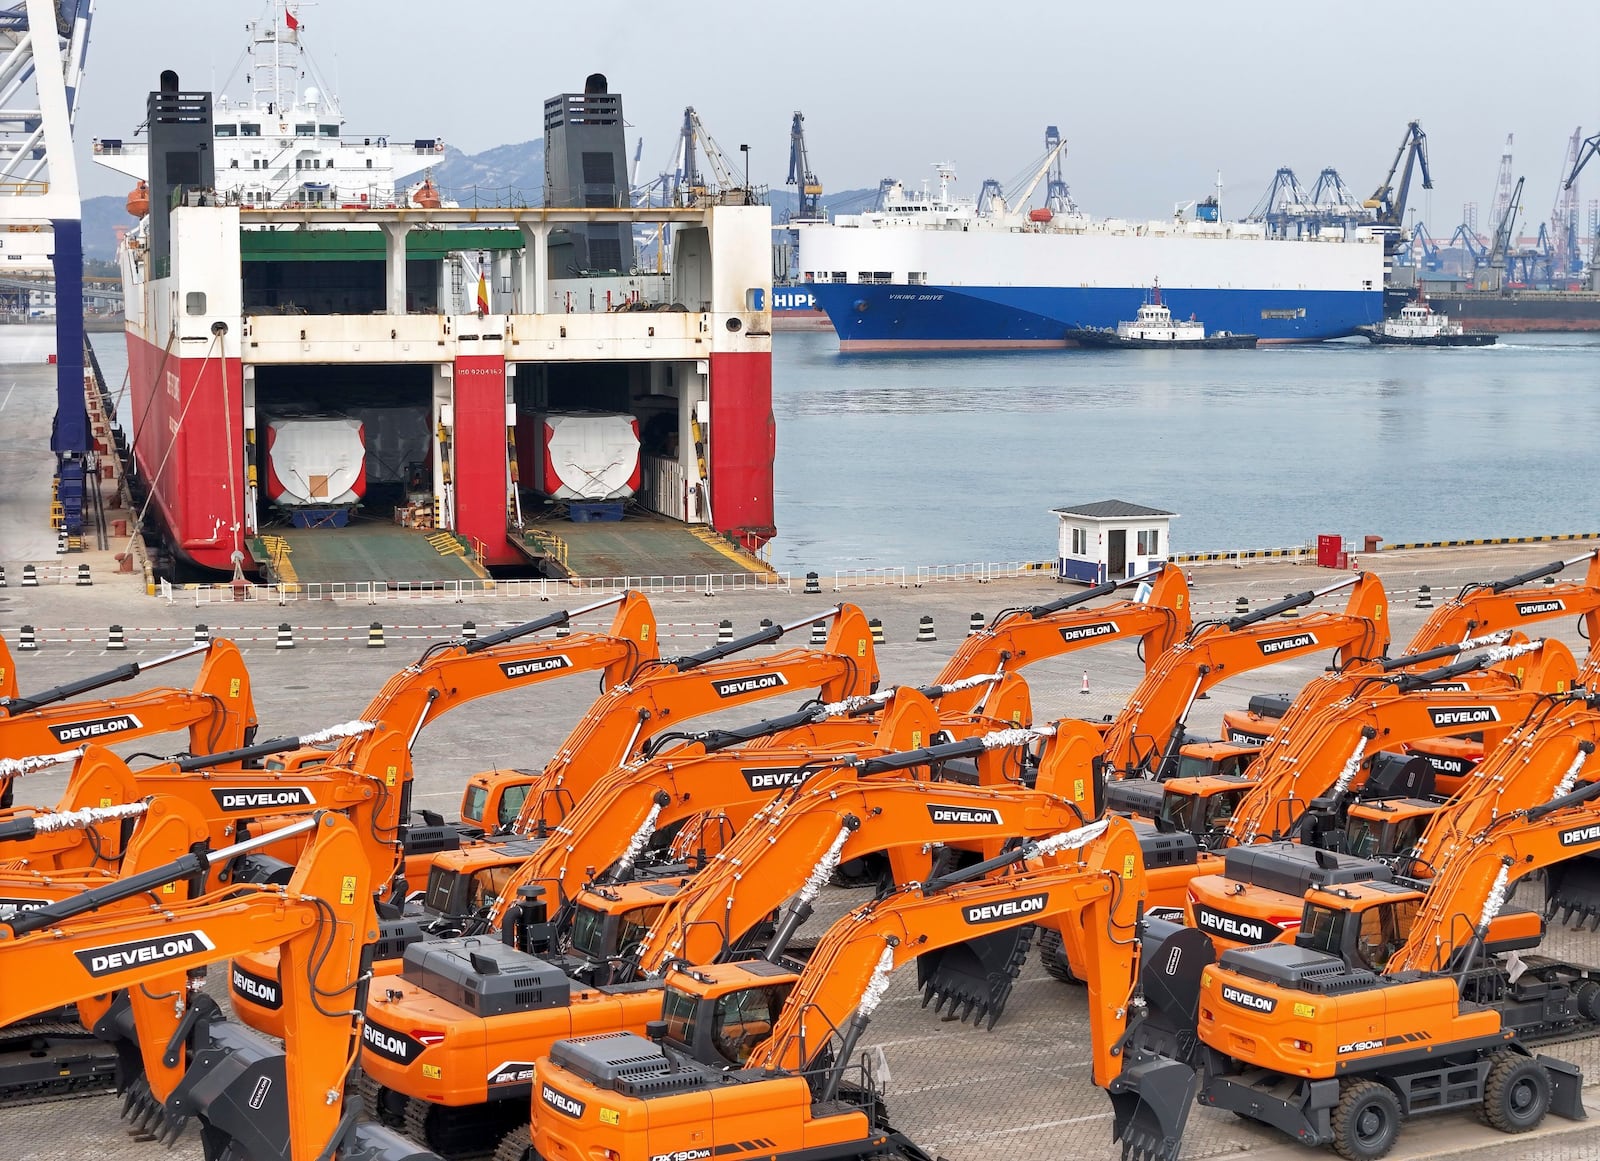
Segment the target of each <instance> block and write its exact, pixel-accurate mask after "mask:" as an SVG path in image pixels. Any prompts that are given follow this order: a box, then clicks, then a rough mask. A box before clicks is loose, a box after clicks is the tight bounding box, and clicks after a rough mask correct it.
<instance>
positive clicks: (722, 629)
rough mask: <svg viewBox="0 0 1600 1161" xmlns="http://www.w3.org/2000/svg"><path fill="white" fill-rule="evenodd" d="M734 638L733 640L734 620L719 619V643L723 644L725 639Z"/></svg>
mask: <svg viewBox="0 0 1600 1161" xmlns="http://www.w3.org/2000/svg"><path fill="white" fill-rule="evenodd" d="M732 640H733V622H732V621H729V620H726V619H724V620H721V621H718V622H717V643H718V644H721V643H722V642H724V641H732Z"/></svg>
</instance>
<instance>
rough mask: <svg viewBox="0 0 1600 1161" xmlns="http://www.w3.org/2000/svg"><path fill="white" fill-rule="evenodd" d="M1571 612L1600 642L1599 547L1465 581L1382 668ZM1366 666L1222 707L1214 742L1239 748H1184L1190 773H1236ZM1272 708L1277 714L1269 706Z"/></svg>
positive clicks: (1456, 771) (1434, 656) (1441, 764)
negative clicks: (1210, 762)
mask: <svg viewBox="0 0 1600 1161" xmlns="http://www.w3.org/2000/svg"><path fill="white" fill-rule="evenodd" d="M1584 561H1587V562H1588V564H1589V568H1588V572H1587V573H1586V574H1585V576H1584V579H1583V580H1582V581H1581V582H1569V581H1562V582H1560V583H1557V582H1556V581H1555V579H1554V578H1555V577H1556V575H1557V574H1559V573H1561V572H1562V571H1564V570H1565V569H1566V568H1568V567H1569V566H1571V565H1574V564H1581V563H1583V562H1584ZM1536 581H1544V582H1545V583H1544V584H1543V585H1541V586H1539V587H1538V588H1530V587H1528V586H1531V585H1533V584H1534V582H1536ZM1567 616H1576V617H1577V618H1578V619H1579V625H1578V632H1579V634H1580V635H1581V636H1582V637H1583V638H1584V639H1585V640H1589V641H1594V640H1600V637H1597V636H1596V630H1600V552H1586V553H1584V554H1583V555H1581V556H1575V557H1572V558H1571V559H1570V560H1556V561H1552V562H1550V563H1549V564H1546V565H1541V566H1539V567H1538V568H1532V569H1528V570H1527V571H1526V572H1521V573H1518V574H1516V575H1515V576H1509V577H1505V578H1503V579H1501V580H1493V581H1473V582H1471V583H1469V584H1466V585H1463V586H1462V587H1461V589H1460V591H1459V592H1457V593H1456V595H1455V596H1454V597H1452V598H1451V599H1450V600H1448V601H1446V602H1444V603H1443V604H1441V605H1440V606H1439V607H1438V608H1437V609H1435V610H1434V611H1433V612H1432V613H1430V614H1429V615H1428V619H1427V621H1425V622H1424V623H1423V625H1422V627H1421V628H1420V629H1418V630H1417V632H1416V633H1415V634H1414V635H1413V636H1412V638H1411V640H1410V642H1408V643H1407V645H1406V649H1405V652H1406V654H1407V655H1409V658H1410V659H1409V660H1407V659H1406V658H1394V659H1391V660H1389V661H1386V662H1385V663H1384V666H1383V667H1384V669H1385V671H1392V670H1394V669H1398V668H1404V667H1405V666H1408V665H1409V666H1415V665H1425V664H1427V663H1429V662H1431V661H1438V660H1442V659H1443V658H1445V657H1447V656H1450V655H1452V654H1454V653H1457V652H1461V651H1463V650H1464V649H1466V648H1468V647H1469V646H1475V645H1478V644H1499V643H1501V640H1502V639H1503V638H1500V635H1502V634H1505V633H1507V632H1510V631H1517V630H1521V629H1525V628H1526V627H1527V626H1529V625H1533V624H1537V623H1539V622H1542V621H1548V620H1554V619H1556V618H1560V617H1567ZM1369 672H1370V666H1369V665H1366V664H1363V663H1361V662H1359V661H1358V662H1357V663H1356V664H1355V665H1353V666H1342V667H1340V668H1339V669H1337V670H1334V671H1331V672H1329V673H1324V674H1318V675H1317V676H1316V677H1314V678H1313V679H1312V680H1311V681H1310V682H1308V683H1307V684H1306V685H1305V687H1304V688H1303V689H1302V690H1301V691H1300V694H1299V696H1298V697H1296V698H1295V699H1293V704H1292V705H1285V704H1274V703H1275V701H1279V700H1280V699H1262V703H1261V704H1262V709H1261V710H1260V711H1257V710H1256V709H1254V708H1252V709H1251V710H1250V711H1249V712H1247V713H1243V714H1241V713H1238V712H1237V711H1232V710H1230V711H1228V712H1226V713H1224V714H1223V715H1222V720H1223V728H1224V732H1225V735H1226V741H1225V742H1224V743H1212V745H1214V746H1222V745H1226V744H1228V743H1236V744H1238V748H1236V749H1231V750H1228V751H1227V752H1225V753H1224V752H1221V751H1219V752H1218V753H1217V754H1216V755H1213V754H1210V753H1207V752H1206V751H1204V750H1203V749H1200V748H1195V749H1192V750H1191V749H1190V748H1188V747H1185V753H1187V754H1188V755H1189V756H1190V757H1191V758H1193V759H1194V760H1195V761H1194V763H1193V764H1192V765H1191V766H1190V768H1189V769H1188V770H1186V771H1185V773H1186V774H1191V775H1202V774H1206V773H1233V772H1236V771H1237V770H1238V767H1239V766H1240V765H1241V762H1240V759H1241V758H1242V759H1243V763H1244V764H1248V762H1249V760H1250V758H1251V757H1252V756H1253V755H1252V754H1250V752H1249V747H1250V746H1260V745H1265V744H1266V742H1267V741H1268V740H1269V739H1270V738H1271V737H1272V736H1273V735H1274V734H1276V733H1277V732H1278V731H1279V730H1280V729H1287V728H1289V727H1290V726H1292V725H1293V719H1294V717H1295V715H1297V714H1300V713H1303V712H1306V711H1307V710H1308V709H1310V708H1314V707H1317V706H1321V705H1326V704H1328V703H1330V702H1333V701H1337V700H1339V699H1340V698H1341V697H1344V696H1346V695H1347V694H1348V692H1349V690H1350V687H1351V685H1350V683H1351V682H1352V681H1359V680H1360V679H1361V678H1362V677H1364V676H1365V675H1366V674H1367V673H1369ZM1252 701H1254V699H1252ZM1269 707H1270V708H1271V709H1272V710H1275V711H1276V712H1267V709H1268V708H1269ZM1419 752H1421V753H1424V754H1425V755H1427V756H1428V757H1429V760H1430V764H1431V765H1433V766H1434V768H1435V769H1436V770H1438V771H1439V772H1440V773H1441V774H1445V775H1447V776H1449V775H1454V776H1460V775H1464V774H1466V773H1467V771H1468V770H1470V769H1471V766H1470V764H1469V763H1466V762H1462V761H1460V760H1459V758H1457V757H1455V756H1452V755H1450V754H1448V753H1445V754H1437V755H1436V753H1435V751H1434V750H1433V749H1431V748H1430V749H1420V750H1419ZM1213 756H1217V757H1222V758H1224V759H1227V760H1230V761H1231V765H1232V767H1233V769H1230V770H1213V769H1209V768H1207V767H1205V766H1202V765H1201V764H1200V762H1201V761H1203V760H1204V759H1206V758H1211V757H1213Z"/></svg>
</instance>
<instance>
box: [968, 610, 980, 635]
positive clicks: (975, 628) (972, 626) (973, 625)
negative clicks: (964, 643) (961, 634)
mask: <svg viewBox="0 0 1600 1161" xmlns="http://www.w3.org/2000/svg"><path fill="white" fill-rule="evenodd" d="M982 632H983V614H982V613H973V614H972V616H970V617H968V618H967V636H968V637H976V636H977V635H978V634H979V633H982Z"/></svg>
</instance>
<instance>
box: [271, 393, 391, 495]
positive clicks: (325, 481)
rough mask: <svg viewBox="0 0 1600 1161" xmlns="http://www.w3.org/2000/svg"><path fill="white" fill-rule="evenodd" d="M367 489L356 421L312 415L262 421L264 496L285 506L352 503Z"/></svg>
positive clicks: (364, 456) (359, 427) (362, 446)
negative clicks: (263, 425) (264, 452)
mask: <svg viewBox="0 0 1600 1161" xmlns="http://www.w3.org/2000/svg"><path fill="white" fill-rule="evenodd" d="M366 491H367V447H366V438H365V434H364V428H363V426H362V423H361V421H360V420H359V419H350V418H348V417H346V416H314V417H305V418H296V419H273V420H269V421H268V423H267V498H268V499H269V500H271V501H272V502H273V503H274V504H278V505H281V506H283V507H285V508H319V507H334V506H337V505H343V504H354V503H356V502H357V501H358V500H360V499H361V497H362V496H364V495H365V494H366Z"/></svg>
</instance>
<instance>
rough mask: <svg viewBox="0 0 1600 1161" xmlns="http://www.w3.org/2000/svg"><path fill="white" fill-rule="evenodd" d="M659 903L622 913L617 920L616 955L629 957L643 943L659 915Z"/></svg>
mask: <svg viewBox="0 0 1600 1161" xmlns="http://www.w3.org/2000/svg"><path fill="white" fill-rule="evenodd" d="M663 906H665V905H664V904H661V903H655V904H652V905H650V906H648V907H635V908H634V909H633V910H632V911H627V912H624V913H623V914H622V915H621V916H620V917H619V918H618V919H617V951H616V954H618V955H631V954H632V953H633V952H634V951H635V950H636V949H637V948H638V946H639V944H641V943H642V942H644V937H645V936H647V935H649V934H650V928H651V927H652V926H653V925H654V924H655V921H656V917H657V916H659V915H660V914H661V909H662V907H663Z"/></svg>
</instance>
